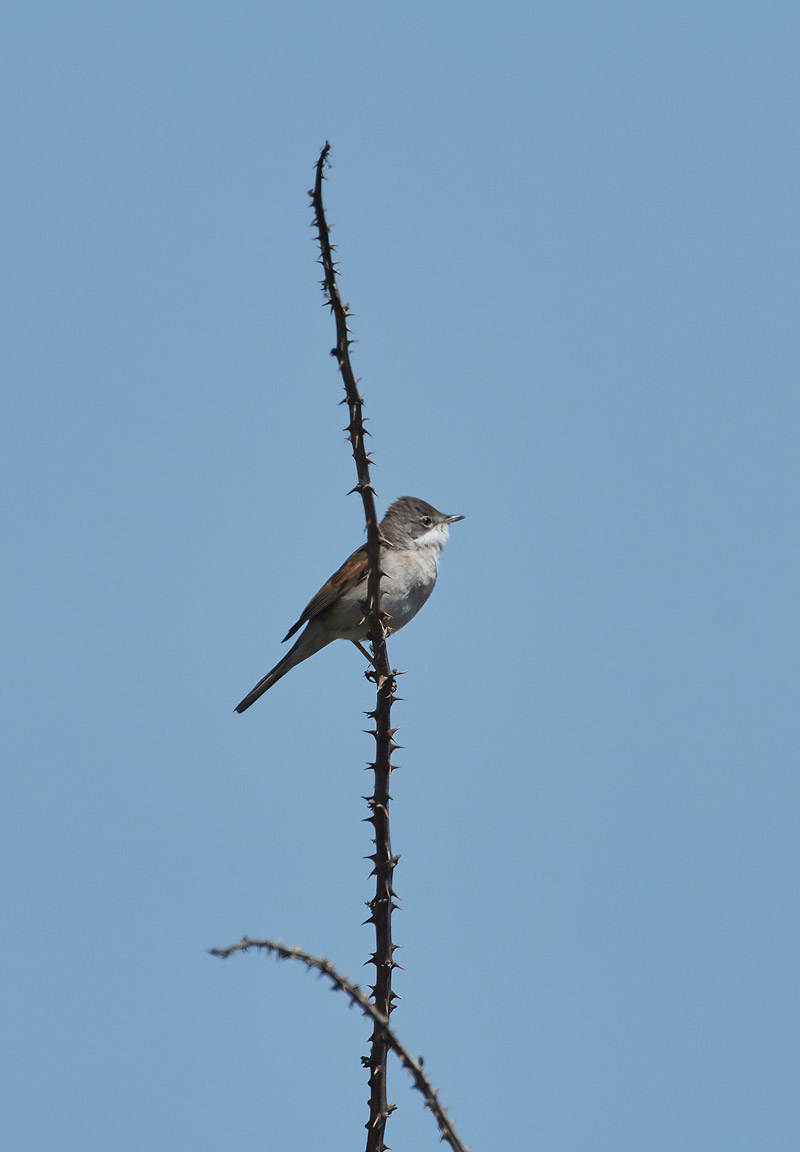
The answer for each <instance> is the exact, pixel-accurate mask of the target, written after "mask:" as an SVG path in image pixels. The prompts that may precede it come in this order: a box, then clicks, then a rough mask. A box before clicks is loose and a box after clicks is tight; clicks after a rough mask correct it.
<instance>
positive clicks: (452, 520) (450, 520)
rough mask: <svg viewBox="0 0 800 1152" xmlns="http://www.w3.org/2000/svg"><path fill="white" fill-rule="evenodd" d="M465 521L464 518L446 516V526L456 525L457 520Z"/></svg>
mask: <svg viewBox="0 0 800 1152" xmlns="http://www.w3.org/2000/svg"><path fill="white" fill-rule="evenodd" d="M463 519H464V517H463V516H446V517H445V521H444V522H445V524H455V522H456V520H463Z"/></svg>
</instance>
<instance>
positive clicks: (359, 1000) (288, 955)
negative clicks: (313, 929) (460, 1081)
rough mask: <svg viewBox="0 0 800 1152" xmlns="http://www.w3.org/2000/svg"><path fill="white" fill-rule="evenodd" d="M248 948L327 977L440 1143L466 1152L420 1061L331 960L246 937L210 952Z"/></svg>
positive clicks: (456, 1151)
mask: <svg viewBox="0 0 800 1152" xmlns="http://www.w3.org/2000/svg"><path fill="white" fill-rule="evenodd" d="M251 948H255V949H257V950H259V951H264V952H269V953H271V954H272V955H273V956H277V957H278V958H279V959H281V960H299V961H300V962H301V963H302V964H305V966H306V967H307V968H309V969H310V968H315V969H316V970H317V971H318V972H320V973H321V974H322V975H323V976H327V978H328V979H329V980H330V982H331V984H332V985H333V986H334V988H337V989H338V990H339V991H341V992H344V993H345V995H346V996H347V997H348V998H349V1000H350V1002H351V1003H352V1004H356V1005H357V1006H358V1007H359V1008H360V1009H361V1011H362V1012H363V1013H364V1015H365V1016H369V1018H370V1019H371V1020H372V1022H373V1024H374V1025H375V1031H376V1032H380V1034H381V1037H382V1039H383V1042H384V1044H385V1045H386V1047H387V1048H390V1049H391V1050H392V1052H394V1053H395V1055H396V1056H397V1058H398V1059H399V1061H400V1063H401V1064H402V1065H403V1067H404V1068H405V1070H406V1071H407V1072H408V1073H409V1075H410V1076H411V1079H412V1081H413V1083H414V1087H415V1088H416V1089H417V1090H418V1091H419V1092H421V1093H422V1095H423V1096H424V1098H425V1106H426V1107H427V1108H430V1110H431V1112H432V1113H433V1116H434V1119H435V1120H436V1123H437V1124H438V1125H439V1131H440V1132H441V1134H442V1139H443V1140H445V1141H446V1142H447V1143H448V1144H449V1145H450V1147H451V1148H452V1149H453V1150H454V1152H469V1150H468V1148H467V1145H466V1144H462V1143H461V1141H460V1140H459V1138H458V1135H457V1133H456V1131H455V1129H454V1128H453V1125H452V1123H451V1121H450V1118H449V1117H448V1115H447V1112H446V1110H445V1108H444V1107H443V1105H442V1103H441V1101H440V1100H439V1095H438V1093H437V1092H436V1089H435V1088H434V1087H433V1085H432V1084H431V1082H430V1080H429V1079H428V1077H427V1075H426V1074H425V1070H424V1068H423V1067H422V1061H421V1060H415V1059H414V1057H413V1056H412V1055H411V1053H410V1052H409V1051H408V1049H407V1048H405V1047H404V1046H403V1044H401V1043H400V1041H399V1040H398V1038H397V1036H396V1035H395V1033H394V1032H393V1031H392V1029H391V1027H390V1025H389V1021H388V1019H387V1018H386V1016H384V1015H382V1014H381V1013H380V1012H379V1011H378V1009H377V1008H376V1007H375V1005H374V1004H373V1003H372V1002H371V1001H370V1000H369V998H368V997H367V996H366V994H365V993H364V992H363V991H362V989H361V988H360V987H359V985H358V984H354V983H353V982H352V981H350V980H348V979H347V977H346V976H341V975H340V974H339V973H338V972H337V971H336V969H335V968H334V966H333V965H332V964H331V962H330V960H326V959H325V958H324V957H321V956H314V955H312V953H310V952H305V951H304V950H303V949H302V948H287V947H286V945H284V944H281V943H280V942H279V941H277V940H251V939H249V938H248V937H247V936H245V937H244V938H243V939H242V940H240V941H239V943H238V944H231V945H229V946H228V947H227V948H212V949H211V955H212V956H219V957H221V958H222V959H223V960H227V958H228V957H229V956H232V955H233V954H234V953H235V952H248V951H249V950H250V949H251Z"/></svg>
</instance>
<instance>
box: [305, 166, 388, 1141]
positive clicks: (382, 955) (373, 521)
mask: <svg viewBox="0 0 800 1152" xmlns="http://www.w3.org/2000/svg"><path fill="white" fill-rule="evenodd" d="M329 151H330V145H329V144H327V143H326V144H325V147H324V148H323V149H322V151H321V152H320V155H319V159H318V161H317V167H316V179H315V181H314V188H313V190H312V191H311V192H310V193H309V195H310V197H311V203H312V205H313V208H314V224H315V226H316V229H317V239H318V241H319V248H320V264H321V265H322V269H323V272H324V278H323V280H322V289H323V292H324V293H325V298H326V300H327V302H328V304H329V305H330V308H331V311H332V313H333V316H334V320H335V322H336V347H335V348H334V349H333V355H334V356H335V357H336V359H337V362H338V364H339V371H340V372H341V375H342V380H343V382H344V391H345V400H346V402H347V407H348V411H349V413H350V422H349V424H348V427H347V434H348V437H349V440H350V444H351V445H352V449H353V459H354V460H355V462H356V473H357V475H358V483H357V484H356V486H355V488H354V489H353V491H354V492H360V493H361V499H362V500H363V502H364V517H365V520H366V523H367V556H368V560H369V577H368V586H367V587H368V590H367V609H366V616H367V626H368V634H369V639H370V641H371V643H372V654H373V667H372V669H371V670H370V671H369V672H368V673H367V675H368V676H369V677H370V678H371V679H372V680H374V682H375V684H376V685H377V702H376V705H375V710H374V711H373V712H368V713H367V715H368V716H369V717H370V718H371V719H372V720H374V722H375V727H374V728H373V729H370V732H371V734H372V735H373V736H374V737H375V761H374V763H373V764H372V765H371V767H372V769H373V771H374V773H375V787H374V790H373V794H372V796H369V797H366V800H367V804H368V805H369V809H370V815H369V817H368V819H369V820H370V821H371V823H372V825H373V828H374V829H375V852H374V853H373V854H372V855H371V856H370V857H369V859H370V860H372V863H373V869H372V875H374V877H375V895H374V897H373V898H372V900H370V901H369V904H368V905H367V906H368V908H369V910H370V914H369V917H368V919H367V921H366V922H367V923H371V924H373V925H374V927H375V951H374V952H373V954H372V956H371V957H370V963H372V964H374V965H375V984H374V985H373V987H372V996H373V1000H374V1003H375V1007H376V1009H377V1012H378V1014H379V1015H380V1016H381V1017H383V1018H384V1019H386V1020H388V1019H389V1017H390V1015H391V1013H392V1009H393V1007H394V1004H393V1001H394V999H395V994H394V993H393V991H392V971H393V970H394V968H395V967H397V965H396V964H395V961H394V951H395V947H396V946H395V945H394V943H393V942H392V912H393V911H394V909H395V908H396V907H397V905H396V904H395V903H394V898H395V892H394V890H393V888H392V874H393V872H394V869H395V866H396V864H397V857H395V856H394V855H393V854H392V845H391V838H390V834H389V801H390V799H391V797H390V795H389V777H390V776H391V774H392V762H391V756H392V752H393V751H394V749H395V748H396V747H397V745H396V744H395V743H394V740H393V737H394V733H395V732H396V729H395V728H392V719H391V711H392V704H393V703H394V700H395V699H396V697H395V694H394V693H395V688H396V683H395V675H396V673H395V672H394V670H393V669H392V668H391V666H390V664H389V656H388V654H387V651H386V623H387V618H386V616H385V615H384V614H383V613H382V612H381V606H380V578H381V575H382V573H381V568H380V547H381V543H382V540H381V533H380V529H379V527H378V518H377V515H376V512H375V489H374V488H373V486H372V481H371V479H370V471H369V469H370V457H369V453H368V452H367V450H366V447H365V444H364V438H365V436H366V435H367V432H366V429H365V427H364V416H363V398H362V396H361V395H360V393H359V391H358V381H357V380H356V378H355V375H354V373H353V368H352V365H351V363H350V345H351V343H352V340H351V334H350V329H349V327H348V323H347V320H348V315H349V310H348V307H347V306H346V305H345V304H343V303H342V299H341V296H340V294H339V286H338V283H337V280H336V266H335V264H334V260H333V246H332V245H331V240H330V231H329V229H328V223H327V220H326V218H325V208H324V205H323V203H322V181H323V180H324V179H325V173H324V169H325V164H326V162H327V160H328V153H329ZM383 543H384V546H385V543H386V542H385V541H384V542H383ZM370 1045H371V1049H370V1056H369V1070H370V1074H369V1088H370V1098H369V1121H368V1123H367V1146H366V1152H384V1149H385V1148H386V1145H385V1144H384V1140H383V1137H384V1131H385V1128H386V1120H387V1118H388V1116H389V1112H390V1107H389V1104H388V1098H387V1093H386V1054H387V1041H386V1038H385V1032H384V1029H382V1028H381V1027H379V1026H378V1025H377V1024H376V1026H375V1028H374V1029H373V1033H372V1036H371V1038H370Z"/></svg>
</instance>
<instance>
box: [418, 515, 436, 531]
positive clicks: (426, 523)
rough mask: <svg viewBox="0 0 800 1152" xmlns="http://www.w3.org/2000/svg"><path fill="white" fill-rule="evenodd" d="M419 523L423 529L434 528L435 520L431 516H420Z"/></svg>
mask: <svg viewBox="0 0 800 1152" xmlns="http://www.w3.org/2000/svg"><path fill="white" fill-rule="evenodd" d="M419 522H420V524H421V525H422V527H423V528H432V527H433V520H431V518H430V516H420V518H419Z"/></svg>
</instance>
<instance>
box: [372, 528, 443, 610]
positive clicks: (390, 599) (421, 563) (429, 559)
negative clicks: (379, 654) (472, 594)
mask: <svg viewBox="0 0 800 1152" xmlns="http://www.w3.org/2000/svg"><path fill="white" fill-rule="evenodd" d="M440 555H441V548H439V547H437V546H436V545H435V544H431V545H428V546H425V547H422V548H414V549H411V550H407V549H403V550H402V551H392V550H391V549H384V551H383V555H382V557H381V562H382V564H383V570H384V572H385V573H386V575H385V577H384V579H383V580H382V581H381V607H382V608H383V611H384V612H387V613H388V614H389V616H390V617H391V624H390V627H391V629H392V631H393V632H396V631H397V630H398V629H399V628H402V627H403V626H404V625H405V624H407V623H408V622H409V620H412V619H413V618H414V617H415V616H416V614H417V612H419V610H420V608H421V607H422V605H423V604H424V603H425V601H426V600H427V599H428V597H429V596H430V594H431V592H432V591H433V587H434V585H435V583H436V576H437V574H438V571H439V557H440Z"/></svg>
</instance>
